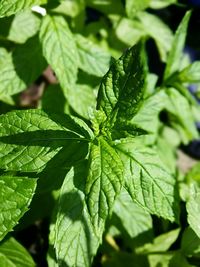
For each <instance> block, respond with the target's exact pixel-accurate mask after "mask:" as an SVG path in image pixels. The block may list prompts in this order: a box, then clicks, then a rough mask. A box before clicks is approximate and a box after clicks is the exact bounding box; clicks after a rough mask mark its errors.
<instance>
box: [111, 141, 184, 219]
mask: <svg viewBox="0 0 200 267" xmlns="http://www.w3.org/2000/svg"><path fill="white" fill-rule="evenodd" d="M116 149H117V150H118V152H119V153H120V157H121V159H122V161H123V164H124V176H125V186H126V188H127V190H128V192H129V193H130V195H131V197H132V198H133V200H134V201H136V202H137V203H138V204H139V205H141V206H142V207H144V209H146V210H147V211H149V212H150V213H152V214H156V215H157V216H161V217H163V218H165V219H168V220H170V221H177V220H178V212H179V211H178V199H177V198H178V195H177V192H176V180H175V177H173V176H172V175H171V174H170V173H169V170H168V169H167V168H166V166H165V165H164V164H163V163H162V161H161V160H160V158H159V156H158V153H157V151H156V150H155V149H152V148H149V147H145V146H144V144H143V143H142V142H141V141H140V139H139V138H135V139H128V138H127V139H122V140H121V141H116Z"/></svg>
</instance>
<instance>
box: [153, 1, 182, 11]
mask: <svg viewBox="0 0 200 267" xmlns="http://www.w3.org/2000/svg"><path fill="white" fill-rule="evenodd" d="M175 3H177V0H151V2H150V5H149V6H150V7H151V8H155V9H160V8H164V7H167V6H169V5H171V4H175Z"/></svg>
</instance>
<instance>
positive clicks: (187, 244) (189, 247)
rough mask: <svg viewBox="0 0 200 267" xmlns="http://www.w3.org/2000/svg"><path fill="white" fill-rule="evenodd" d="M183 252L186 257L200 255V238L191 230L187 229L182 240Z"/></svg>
mask: <svg viewBox="0 0 200 267" xmlns="http://www.w3.org/2000/svg"><path fill="white" fill-rule="evenodd" d="M181 251H182V253H183V254H184V255H185V256H189V257H191V256H192V255H200V238H199V237H198V236H197V235H196V234H195V232H194V231H193V230H192V229H191V228H190V227H188V228H186V229H185V231H184V233H183V237H182V240H181Z"/></svg>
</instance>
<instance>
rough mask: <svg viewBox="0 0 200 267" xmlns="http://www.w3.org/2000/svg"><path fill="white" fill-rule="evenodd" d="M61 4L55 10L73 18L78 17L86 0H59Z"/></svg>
mask: <svg viewBox="0 0 200 267" xmlns="http://www.w3.org/2000/svg"><path fill="white" fill-rule="evenodd" d="M59 2H61V3H60V5H59V6H57V7H56V8H55V9H53V12H58V13H62V14H64V15H67V16H70V17H72V18H75V17H77V16H78V15H79V14H80V13H81V12H83V10H84V8H85V0H73V1H71V0H59Z"/></svg>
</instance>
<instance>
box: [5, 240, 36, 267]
mask: <svg viewBox="0 0 200 267" xmlns="http://www.w3.org/2000/svg"><path fill="white" fill-rule="evenodd" d="M0 265H1V266H6V267H35V266H36V265H35V263H34V261H33V259H32V258H31V256H30V254H29V253H28V251H27V250H26V249H25V248H24V247H23V246H22V245H21V244H20V243H18V242H17V241H16V240H15V239H14V238H13V237H10V238H9V239H7V240H5V241H3V242H2V243H0Z"/></svg>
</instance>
